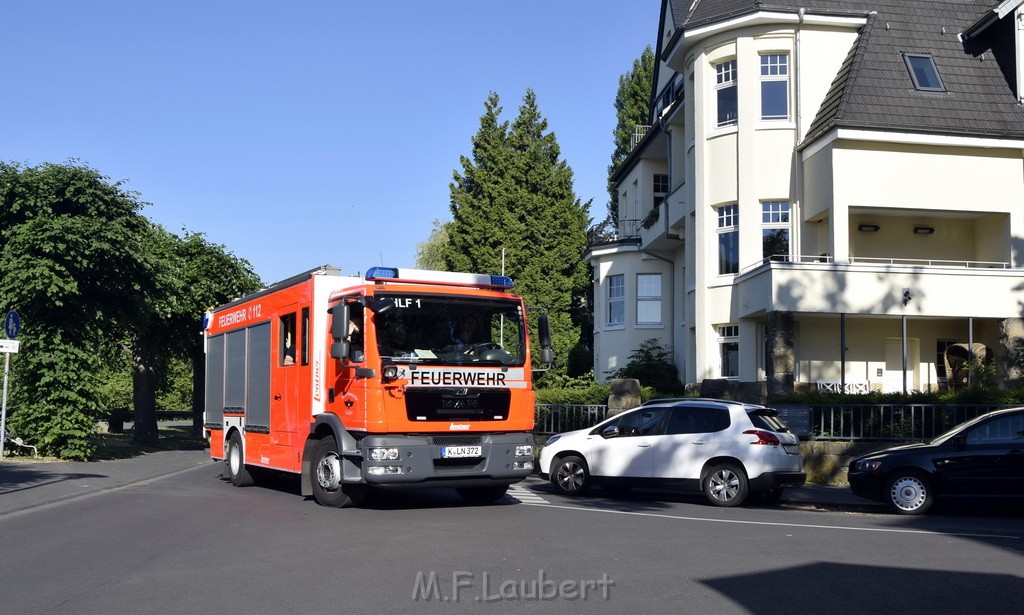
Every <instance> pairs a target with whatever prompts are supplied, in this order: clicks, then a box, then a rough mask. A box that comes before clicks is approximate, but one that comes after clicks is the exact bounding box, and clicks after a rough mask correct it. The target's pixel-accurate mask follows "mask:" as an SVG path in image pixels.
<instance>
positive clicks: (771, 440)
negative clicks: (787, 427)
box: [743, 429, 782, 446]
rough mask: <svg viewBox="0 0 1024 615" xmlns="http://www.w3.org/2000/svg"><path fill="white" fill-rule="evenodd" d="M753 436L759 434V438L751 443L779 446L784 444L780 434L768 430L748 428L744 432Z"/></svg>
mask: <svg viewBox="0 0 1024 615" xmlns="http://www.w3.org/2000/svg"><path fill="white" fill-rule="evenodd" d="M743 433H744V434H749V435H751V436H757V440H754V441H753V442H751V444H771V445H772V446H778V445H780V444H782V441H781V440H779V438H778V436H776V435H775V434H773V433H771V432H768V431H761V430H760V429H748V430H746V431H744V432H743Z"/></svg>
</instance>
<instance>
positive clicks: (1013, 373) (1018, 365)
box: [997, 318, 1024, 388]
mask: <svg viewBox="0 0 1024 615" xmlns="http://www.w3.org/2000/svg"><path fill="white" fill-rule="evenodd" d="M999 346H1000V349H999V357H998V358H997V361H998V362H999V368H1000V371H1002V372H1003V373H1004V374H1005V375H1006V383H1005V384H1006V386H1007V388H1013V387H1015V386H1017V385H1018V384H1020V381H1021V379H1022V378H1024V318H1007V319H1005V320H1003V321H1002V322H1001V323H999Z"/></svg>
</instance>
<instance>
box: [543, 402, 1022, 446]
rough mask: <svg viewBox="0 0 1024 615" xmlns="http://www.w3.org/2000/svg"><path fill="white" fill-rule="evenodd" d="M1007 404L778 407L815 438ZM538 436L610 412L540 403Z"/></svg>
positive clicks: (943, 424) (894, 435) (914, 430)
mask: <svg viewBox="0 0 1024 615" xmlns="http://www.w3.org/2000/svg"><path fill="white" fill-rule="evenodd" d="M1006 407H1008V406H1005V405H989V404H971V405H952V404H943V405H932V404H900V405H895V404H861V405H853V404H850V405H847V404H832V405H828V404H810V405H792V406H779V411H780V413H781V416H782V418H783V420H785V421H786V423H787V424H788V425H789V426H790V428H791V429H793V431H794V433H796V434H797V435H798V436H800V437H801V438H809V439H811V440H878V441H897V442H910V441H916V440H930V439H932V438H934V437H935V436H938V435H940V434H942V433H943V432H945V431H948V430H949V429H950V428H952V427H954V426H956V425H959V424H960V423H963V422H964V421H967V420H970V419H973V418H974V417H976V416H979V415H981V414H985V413H986V412H991V411H992V410H997V409H999V408H1006ZM536 412H537V414H536V427H535V428H534V433H535V434H537V435H551V434H556V433H561V432H564V431H573V430H575V429H585V428H587V427H592V426H594V425H596V424H598V423H600V422H601V421H602V420H604V419H605V416H606V415H607V412H608V407H607V406H603V405H575V404H537V408H536Z"/></svg>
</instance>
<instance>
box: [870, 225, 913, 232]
mask: <svg viewBox="0 0 1024 615" xmlns="http://www.w3.org/2000/svg"><path fill="white" fill-rule="evenodd" d="M878 229H879V226H878V225H877V224H858V225H857V230H858V231H860V232H862V233H876V232H878ZM915 232H916V231H915Z"/></svg>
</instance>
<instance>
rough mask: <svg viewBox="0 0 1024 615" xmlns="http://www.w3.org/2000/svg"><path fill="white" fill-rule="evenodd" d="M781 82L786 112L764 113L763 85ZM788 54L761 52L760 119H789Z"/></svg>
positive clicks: (774, 120)
mask: <svg viewBox="0 0 1024 615" xmlns="http://www.w3.org/2000/svg"><path fill="white" fill-rule="evenodd" d="M779 82H782V83H783V84H784V91H785V93H786V112H785V113H784V114H782V115H779V114H771V115H768V114H766V113H765V102H766V99H765V86H766V85H768V84H776V83H779ZM789 108H790V104H789V54H788V53H779V52H776V53H762V54H761V119H762V120H765V121H772V122H776V121H786V120H788V119H789Z"/></svg>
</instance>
